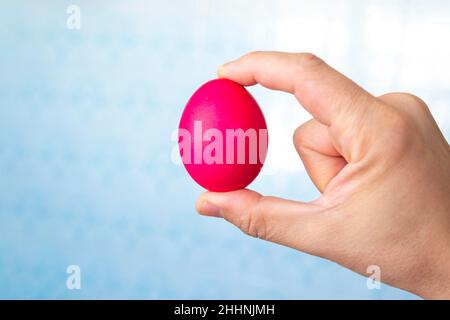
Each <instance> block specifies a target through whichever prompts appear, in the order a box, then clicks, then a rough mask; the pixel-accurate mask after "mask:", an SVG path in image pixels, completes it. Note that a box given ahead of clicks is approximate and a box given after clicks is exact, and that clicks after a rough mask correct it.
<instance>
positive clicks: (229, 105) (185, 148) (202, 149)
mask: <svg viewBox="0 0 450 320" xmlns="http://www.w3.org/2000/svg"><path fill="white" fill-rule="evenodd" d="M178 146H179V149H180V155H181V158H182V161H183V164H184V166H185V168H186V170H187V171H188V173H189V175H190V176H191V177H192V179H194V180H195V181H196V182H197V183H198V184H199V185H201V186H202V187H203V188H205V189H207V190H210V191H232V190H238V189H242V188H245V187H246V186H248V185H249V184H250V183H251V182H252V181H253V180H254V179H255V178H256V176H257V175H258V173H259V172H260V171H261V168H262V166H263V163H264V160H265V157H266V154H267V147H268V134H267V125H266V121H265V119H264V115H263V113H262V111H261V109H260V108H259V106H258V104H257V103H256V101H255V99H254V98H253V97H252V95H251V94H250V93H249V92H248V91H247V90H246V89H245V88H244V87H243V86H241V85H239V84H237V83H236V82H234V81H231V80H228V79H215V80H211V81H209V82H207V83H205V84H204V85H203V86H201V87H200V88H199V89H198V90H197V91H196V92H195V93H194V94H193V95H192V97H191V98H190V99H189V101H188V103H187V105H186V107H185V109H184V111H183V114H182V115H181V120H180V125H179V130H178Z"/></svg>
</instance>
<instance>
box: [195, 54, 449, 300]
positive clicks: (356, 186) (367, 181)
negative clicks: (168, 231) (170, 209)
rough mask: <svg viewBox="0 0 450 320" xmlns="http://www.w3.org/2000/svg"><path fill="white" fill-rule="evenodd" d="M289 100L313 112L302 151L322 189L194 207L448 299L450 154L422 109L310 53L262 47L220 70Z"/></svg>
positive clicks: (302, 130)
mask: <svg viewBox="0 0 450 320" xmlns="http://www.w3.org/2000/svg"><path fill="white" fill-rule="evenodd" d="M218 73H219V76H220V77H224V78H229V79H231V80H234V81H236V82H238V83H240V84H242V85H244V86H250V85H254V84H256V83H259V84H261V85H263V86H264V87H267V88H269V89H274V90H281V91H286V92H289V93H292V94H294V95H295V97H296V98H297V99H298V101H299V102H300V104H301V105H302V106H303V107H304V108H305V109H306V110H307V111H308V112H309V113H310V114H311V115H312V116H313V119H312V120H310V121H308V122H306V123H304V124H303V125H301V126H300V127H298V129H297V130H296V131H295V133H294V145H295V148H296V150H297V152H298V153H299V155H300V158H301V159H302V161H303V163H304V165H305V168H306V170H307V172H308V174H309V176H310V177H311V179H312V181H313V182H314V184H315V185H316V186H317V188H318V189H319V190H320V191H321V192H322V195H321V197H320V198H318V199H316V200H314V201H312V202H309V203H304V202H299V201H290V200H284V199H280V198H275V197H268V196H262V195H260V194H258V193H256V192H254V191H250V190H238V191H233V192H227V193H213V192H206V193H204V194H202V195H201V196H200V198H199V199H198V201H197V210H198V211H199V212H200V213H201V214H203V215H207V216H219V217H223V218H224V219H225V220H227V221H229V222H231V223H232V224H234V225H236V226H237V227H239V228H240V229H241V230H242V231H244V232H245V233H247V234H249V235H251V236H255V237H258V238H261V239H265V240H268V241H273V242H276V243H279V244H282V245H285V246H289V247H292V248H295V249H298V250H301V251H303V252H307V253H309V254H313V255H316V256H320V257H323V258H326V259H329V260H332V261H335V262H337V263H339V264H341V265H343V266H345V267H347V268H350V269H352V270H354V271H356V272H359V273H361V274H363V275H367V274H366V270H367V267H368V266H369V265H377V266H379V267H380V269H381V280H382V281H383V282H386V283H388V284H390V285H393V286H396V287H399V288H402V289H405V290H408V291H411V292H413V293H415V294H417V295H420V296H422V297H425V298H450V148H449V145H448V143H447V142H446V140H445V138H444V137H443V135H442V133H441V132H440V131H439V128H438V126H437V125H436V123H435V121H434V119H433V117H432V115H431V114H430V112H429V110H428V108H427V106H426V105H425V103H424V102H423V101H422V100H420V99H419V98H417V97H415V96H413V95H410V94H405V93H389V94H386V95H383V96H381V97H378V98H376V97H374V96H372V95H371V94H369V93H368V92H366V91H365V90H363V89H362V88H360V87H359V86H358V85H356V84H355V83H354V82H352V81H351V80H350V79H348V78H346V77H345V76H344V75H342V74H340V73H339V72H337V71H336V70H334V69H333V68H331V67H330V66H328V65H327V64H326V63H325V62H323V61H322V60H321V59H319V58H317V57H316V56H314V55H312V54H308V53H300V54H290V53H279V52H254V53H250V54H247V55H245V56H243V57H242V58H240V59H238V60H236V61H233V62H230V63H228V64H225V65H224V66H222V67H221V68H219V72H218Z"/></svg>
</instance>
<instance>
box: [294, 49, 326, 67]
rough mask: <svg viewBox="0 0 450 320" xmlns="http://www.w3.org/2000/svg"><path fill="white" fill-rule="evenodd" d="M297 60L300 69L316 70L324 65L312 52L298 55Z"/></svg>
mask: <svg viewBox="0 0 450 320" xmlns="http://www.w3.org/2000/svg"><path fill="white" fill-rule="evenodd" d="M296 60H297V65H298V66H299V67H300V69H305V68H315V67H317V66H320V65H322V64H323V63H324V61H323V60H322V59H321V58H319V57H318V56H316V55H315V54H313V53H310V52H303V53H297V54H296Z"/></svg>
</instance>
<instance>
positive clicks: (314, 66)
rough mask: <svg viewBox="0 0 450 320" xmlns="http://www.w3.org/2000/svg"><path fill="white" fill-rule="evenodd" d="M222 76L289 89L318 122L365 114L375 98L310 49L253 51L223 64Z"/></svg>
mask: <svg viewBox="0 0 450 320" xmlns="http://www.w3.org/2000/svg"><path fill="white" fill-rule="evenodd" d="M218 75H219V77H222V78H228V79H230V80H233V81H236V82H238V83H240V84H242V85H244V86H249V85H254V84H256V83H259V84H261V85H263V86H264V87H267V88H269V89H274V90H281V91H285V92H290V93H292V94H294V95H295V96H296V98H297V99H298V101H299V102H300V103H301V104H302V105H303V107H304V108H305V109H306V110H307V111H308V112H309V113H311V115H312V116H313V117H314V118H316V119H317V120H318V121H319V122H321V123H323V124H325V125H331V124H332V123H334V122H337V121H339V119H342V118H344V119H345V118H348V117H349V116H355V115H357V114H363V113H364V112H365V110H364V109H365V108H367V107H368V105H370V104H371V103H375V102H377V100H376V98H375V97H373V96H372V95H371V94H369V93H368V92H367V91H365V90H364V89H362V88H361V87H360V86H358V85H357V84H356V83H354V82H353V81H352V80H350V79H349V78H347V77H346V76H344V75H343V74H341V73H339V72H338V71H336V70H335V69H333V68H332V67H330V66H329V65H328V64H326V63H325V62H324V61H323V60H321V59H320V58H318V57H316V56H315V55H313V54H311V53H284V52H252V53H249V54H247V55H245V56H243V57H241V58H239V59H237V60H235V61H232V62H229V63H227V64H225V65H223V66H221V67H220V68H219V70H218Z"/></svg>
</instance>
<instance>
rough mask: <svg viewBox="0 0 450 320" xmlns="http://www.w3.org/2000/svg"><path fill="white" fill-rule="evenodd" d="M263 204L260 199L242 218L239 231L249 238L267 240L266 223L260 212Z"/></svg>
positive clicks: (262, 200) (263, 201) (262, 212)
mask: <svg viewBox="0 0 450 320" xmlns="http://www.w3.org/2000/svg"><path fill="white" fill-rule="evenodd" d="M264 203H265V200H264V198H260V199H259V200H258V202H257V203H256V204H255V205H254V206H253V207H251V209H250V210H249V212H248V213H247V214H246V215H244V216H243V217H242V220H241V221H240V225H239V229H241V230H242V231H243V232H244V233H245V234H247V235H249V236H252V237H255V238H259V239H266V240H267V223H266V218H265V215H264V211H263V210H262V208H263V207H264Z"/></svg>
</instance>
